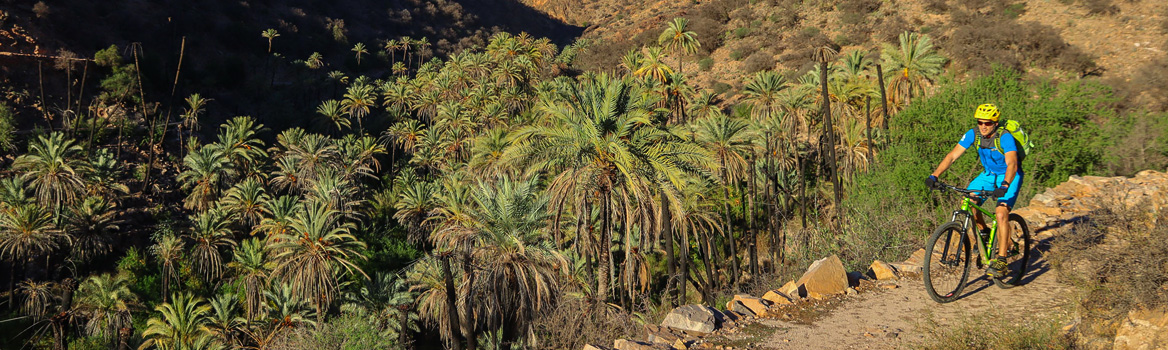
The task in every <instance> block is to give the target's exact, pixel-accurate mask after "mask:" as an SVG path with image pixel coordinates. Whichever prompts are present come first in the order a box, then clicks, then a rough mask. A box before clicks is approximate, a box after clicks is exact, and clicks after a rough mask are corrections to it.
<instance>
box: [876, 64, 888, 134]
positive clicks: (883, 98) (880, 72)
mask: <svg viewBox="0 0 1168 350" xmlns="http://www.w3.org/2000/svg"><path fill="white" fill-rule="evenodd" d="M876 82H877V83H879V84H880V111H881V112H880V113H881V116H882V117H883V118H882V119H881V124H882V126H881V127H882V128H883V129H884V131H885V133H886V134H887V132H888V95H887V92H885V91H884V69H883V68H881V67H880V65H879V64H877V65H876Z"/></svg>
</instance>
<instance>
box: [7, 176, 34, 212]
mask: <svg viewBox="0 0 1168 350" xmlns="http://www.w3.org/2000/svg"><path fill="white" fill-rule="evenodd" d="M34 200H35V198H33V197H32V195H31V194H29V191H28V188H27V186H25V181H24V178H23V177H20V176H13V177H8V178H4V179H0V210H6V209H8V208H12V207H19V206H23V205H28V204H33V201H34Z"/></svg>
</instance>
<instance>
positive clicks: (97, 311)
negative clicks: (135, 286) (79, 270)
mask: <svg viewBox="0 0 1168 350" xmlns="http://www.w3.org/2000/svg"><path fill="white" fill-rule="evenodd" d="M137 307H138V295H137V294H134V292H133V291H131V290H130V281H129V279H128V278H127V276H126V275H124V274H117V275H110V274H108V273H105V274H101V275H97V276H93V277H90V278H89V279H87V280H85V282H84V283H81V286H80V287H79V288H78V289H77V308H78V309H79V310H80V311H81V312H82V314H84V315H85V317H86V318H87V319H88V321H87V322H86V323H85V331H86V333H88V334H89V335H90V336H96V337H101V338H103V339H106V340H108V341H110V343H111V345H117V342H116V341H117V340H118V339H117V336H118V335H119V334H120V333H121V329H122V328H127V327H133V316H132V314H131V311H133V310H134V309H135V308H137Z"/></svg>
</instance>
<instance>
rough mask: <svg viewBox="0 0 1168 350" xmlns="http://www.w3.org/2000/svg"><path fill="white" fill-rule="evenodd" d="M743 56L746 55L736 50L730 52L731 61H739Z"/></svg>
mask: <svg viewBox="0 0 1168 350" xmlns="http://www.w3.org/2000/svg"><path fill="white" fill-rule="evenodd" d="M743 55H744V54H743V53H742V51H741V50H734V51H733V52H730V59H732V60H735V61H738V60H741V59H742V56H743Z"/></svg>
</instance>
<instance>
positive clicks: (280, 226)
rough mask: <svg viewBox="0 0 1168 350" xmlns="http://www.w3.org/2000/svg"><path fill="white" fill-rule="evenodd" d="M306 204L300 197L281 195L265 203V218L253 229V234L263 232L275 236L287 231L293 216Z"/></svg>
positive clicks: (266, 235)
mask: <svg viewBox="0 0 1168 350" xmlns="http://www.w3.org/2000/svg"><path fill="white" fill-rule="evenodd" d="M303 208H304V206H303V204H302V203H301V201H300V198H299V197H295V196H287V195H285V196H279V197H276V198H275V199H272V200H270V201H267V202H265V203H264V206H263V208H261V210H263V213H264V215H263V218H262V219H260V224H259V225H257V226H256V227H255V229H254V230H253V231H252V235H256V234H258V233H263V234H264V236H265V237H273V236H275V235H278V234H280V233H283V232H287V231H288V228H289V227H290V226H291V225H292V218H293V217H295V216H296V213H297V212H299V211H301V210H303Z"/></svg>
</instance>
